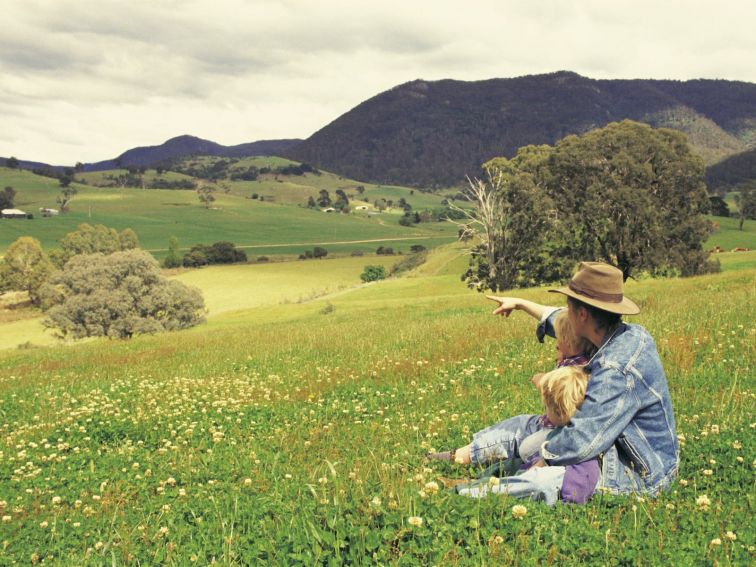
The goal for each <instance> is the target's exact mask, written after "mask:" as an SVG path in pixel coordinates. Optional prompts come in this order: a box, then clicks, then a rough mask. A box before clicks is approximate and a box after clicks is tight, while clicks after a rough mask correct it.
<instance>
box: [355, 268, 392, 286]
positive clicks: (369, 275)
mask: <svg viewBox="0 0 756 567" xmlns="http://www.w3.org/2000/svg"><path fill="white" fill-rule="evenodd" d="M360 279H361V280H362V281H363V282H365V283H367V282H375V281H378V280H385V279H386V268H384V267H383V266H372V265H371V266H365V269H364V270H363V272H362V274H360Z"/></svg>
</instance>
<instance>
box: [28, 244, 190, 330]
mask: <svg viewBox="0 0 756 567" xmlns="http://www.w3.org/2000/svg"><path fill="white" fill-rule="evenodd" d="M41 293H43V294H44V296H45V299H46V301H45V303H46V307H48V309H49V310H48V312H47V318H46V319H45V320H44V325H45V326H46V327H49V328H54V329H56V330H57V332H58V333H59V334H60V336H62V337H71V338H82V337H99V336H103V337H108V338H111V339H126V338H130V337H132V336H134V335H137V334H151V333H158V332H162V331H172V330H177V329H185V328H188V327H192V326H194V325H197V324H198V323H200V322H202V321H203V320H204V319H203V316H202V311H203V310H204V301H203V299H202V295H201V294H200V292H199V291H198V290H196V289H192V288H189V287H187V286H185V285H184V284H182V283H181V282H177V281H169V280H166V279H165V278H163V277H162V276H161V275H160V269H159V266H158V264H157V262H156V261H155V260H154V259H153V258H152V257H151V256H150V255H149V254H148V253H147V252H144V251H141V250H127V251H124V252H114V253H113V254H110V255H107V256H106V255H103V254H85V255H77V256H74V257H73V258H71V260H69V261H68V262H67V263H66V265H65V266H64V267H63V269H62V270H60V271H58V272H56V273H55V274H54V275H53V276H52V277H51V278H50V281H49V283H48V284H47V285H46V286H45V289H44V290H42V292H41Z"/></svg>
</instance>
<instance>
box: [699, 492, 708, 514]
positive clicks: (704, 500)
mask: <svg viewBox="0 0 756 567" xmlns="http://www.w3.org/2000/svg"><path fill="white" fill-rule="evenodd" d="M696 505H698V507H699V508H700V509H701V510H703V511H706V510H708V509H709V506H711V500H709V497H708V496H706V494H702V495H701V496H699V497H698V498H696Z"/></svg>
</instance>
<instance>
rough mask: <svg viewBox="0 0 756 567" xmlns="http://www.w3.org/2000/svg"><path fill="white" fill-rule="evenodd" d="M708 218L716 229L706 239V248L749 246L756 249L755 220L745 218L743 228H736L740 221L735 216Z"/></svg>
mask: <svg viewBox="0 0 756 567" xmlns="http://www.w3.org/2000/svg"><path fill="white" fill-rule="evenodd" d="M709 220H711V221H712V222H714V223H715V226H717V227H718V228H717V230H716V231H715V232H714V234H712V235H711V236H710V237H709V239H708V240H707V241H706V243H705V245H704V247H705V248H706V249H711V248H714V247H715V246H719V247H721V248H724V249H725V250H732V249H733V248H750V249H751V250H754V249H756V220H746V221H745V222H744V223H743V230H740V229H738V225H739V224H740V221H739V220H738V219H736V218H727V217H713V216H710V217H709Z"/></svg>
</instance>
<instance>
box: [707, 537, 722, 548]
mask: <svg viewBox="0 0 756 567" xmlns="http://www.w3.org/2000/svg"><path fill="white" fill-rule="evenodd" d="M709 545H712V546H718V545H722V540H721V539H719V538H718V537H715V538H714V539H713V540H711V543H710V544H709Z"/></svg>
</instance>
